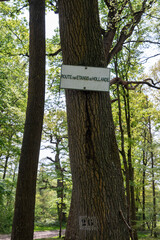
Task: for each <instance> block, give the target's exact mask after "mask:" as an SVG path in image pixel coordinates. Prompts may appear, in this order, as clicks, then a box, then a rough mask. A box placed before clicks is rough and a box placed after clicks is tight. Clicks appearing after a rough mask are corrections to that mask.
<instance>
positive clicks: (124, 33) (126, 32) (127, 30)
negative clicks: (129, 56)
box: [107, 0, 155, 65]
mask: <svg viewBox="0 0 160 240" xmlns="http://www.w3.org/2000/svg"><path fill="white" fill-rule="evenodd" d="M154 1H155V0H152V1H150V2H149V4H148V5H147V0H144V1H143V3H142V7H141V10H140V11H138V12H135V13H133V18H132V21H130V22H128V23H127V24H126V25H125V26H124V27H123V28H122V30H121V34H120V37H119V40H118V42H117V44H116V45H115V46H114V48H113V49H112V50H111V52H110V53H109V55H108V58H107V65H108V64H109V62H110V61H111V60H112V58H113V57H114V56H115V54H116V53H118V52H119V51H121V49H122V46H123V44H124V42H125V40H126V39H127V38H129V37H130V36H131V35H132V33H133V31H134V28H135V27H136V26H137V25H138V24H139V22H140V20H141V17H142V15H143V13H144V12H145V10H146V9H147V8H149V7H151V5H152V4H153V3H154Z"/></svg>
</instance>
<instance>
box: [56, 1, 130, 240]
mask: <svg viewBox="0 0 160 240" xmlns="http://www.w3.org/2000/svg"><path fill="white" fill-rule="evenodd" d="M59 17H60V34H61V46H62V54H63V63H64V64H68V65H82V66H95V67H104V66H105V63H104V59H105V56H104V50H103V44H102V36H101V30H100V24H99V13H98V2H97V0H87V1H86V0H70V1H66V0H59ZM66 104H67V118H68V134H69V150H70V161H71V171H72V179H73V190H72V201H71V208H70V214H69V219H68V225H67V229H66V237H65V239H66V240H69V239H70V240H85V239H86V240H94V239H95V240H98V239H105V240H111V239H112V240H129V231H128V227H127V224H126V223H125V219H126V217H127V216H126V215H127V214H126V212H127V211H126V204H125V195H124V187H123V179H122V174H121V165H120V159H119V153H118V147H117V143H116V139H115V132H114V125H113V118H112V111H111V104H110V97H109V93H104V92H90V91H78V90H66Z"/></svg>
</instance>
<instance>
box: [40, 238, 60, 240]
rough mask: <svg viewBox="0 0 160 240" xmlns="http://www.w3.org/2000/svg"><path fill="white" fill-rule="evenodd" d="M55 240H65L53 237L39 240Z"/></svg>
mask: <svg viewBox="0 0 160 240" xmlns="http://www.w3.org/2000/svg"><path fill="white" fill-rule="evenodd" d="M53 239H55V240H64V238H59V237H53V238H41V239H39V240H53Z"/></svg>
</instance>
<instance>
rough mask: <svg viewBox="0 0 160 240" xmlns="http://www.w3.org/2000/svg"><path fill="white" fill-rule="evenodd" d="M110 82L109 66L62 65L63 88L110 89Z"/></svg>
mask: <svg viewBox="0 0 160 240" xmlns="http://www.w3.org/2000/svg"><path fill="white" fill-rule="evenodd" d="M109 82H110V69H109V68H97V67H85V66H72V65H62V69H61V84H60V87H61V88H65V89H77V90H86V91H109Z"/></svg>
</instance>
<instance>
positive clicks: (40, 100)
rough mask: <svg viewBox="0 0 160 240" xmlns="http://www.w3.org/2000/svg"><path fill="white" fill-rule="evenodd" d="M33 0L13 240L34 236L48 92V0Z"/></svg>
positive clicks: (27, 238) (26, 239)
mask: <svg viewBox="0 0 160 240" xmlns="http://www.w3.org/2000/svg"><path fill="white" fill-rule="evenodd" d="M29 3H30V50H29V56H30V58H29V91H28V104H27V112H26V121H25V129H24V136H23V143H22V150H21V157H20V163H19V173H18V182H17V190H16V202H15V212H14V220H13V228H12V236H11V239H12V240H32V239H33V230H34V207H35V192H36V178H37V167H38V158H39V150H40V141H41V132H42V124H43V113H44V95H45V1H44V0H31V1H29Z"/></svg>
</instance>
